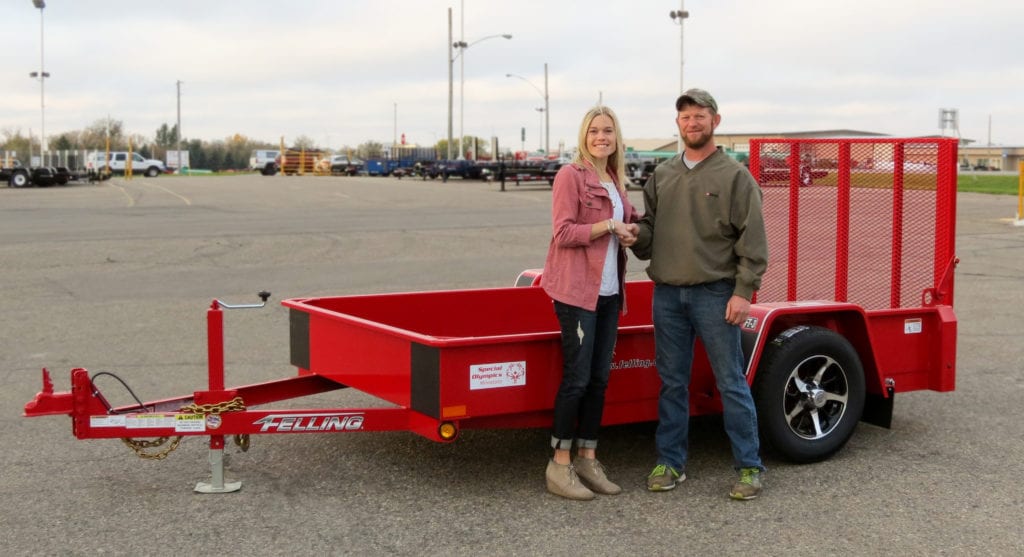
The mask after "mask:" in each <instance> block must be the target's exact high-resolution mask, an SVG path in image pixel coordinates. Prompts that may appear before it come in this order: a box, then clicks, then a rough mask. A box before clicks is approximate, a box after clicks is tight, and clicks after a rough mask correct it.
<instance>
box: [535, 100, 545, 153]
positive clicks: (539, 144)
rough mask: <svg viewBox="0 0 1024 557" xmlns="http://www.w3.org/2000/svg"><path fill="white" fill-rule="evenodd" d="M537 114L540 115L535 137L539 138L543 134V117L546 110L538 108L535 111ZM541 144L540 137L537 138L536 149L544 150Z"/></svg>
mask: <svg viewBox="0 0 1024 557" xmlns="http://www.w3.org/2000/svg"><path fill="white" fill-rule="evenodd" d="M537 112H539V113H540V123H539V124H538V127H537V135H538V136H540V135H542V134H543V132H544V116H545V115H546V114H547V110H545V109H544V107H540V108H538V109H537ZM542 143H543V142H542V141H541V139H540V137H538V138H537V149H543V148H544V145H542ZM544 153H545V154H547V151H545V152H544Z"/></svg>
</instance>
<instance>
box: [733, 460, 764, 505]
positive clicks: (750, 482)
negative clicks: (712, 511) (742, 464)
mask: <svg viewBox="0 0 1024 557" xmlns="http://www.w3.org/2000/svg"><path fill="white" fill-rule="evenodd" d="M760 494H761V469H760V468H740V479H739V481H737V482H736V485H734V486H732V491H730V492H729V497H732V498H733V499H736V500H737V501H749V500H751V499H756V498H757V496H758V495H760Z"/></svg>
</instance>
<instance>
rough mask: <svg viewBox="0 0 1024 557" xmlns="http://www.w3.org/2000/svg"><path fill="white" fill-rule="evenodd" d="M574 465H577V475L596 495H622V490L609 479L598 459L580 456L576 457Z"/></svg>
mask: <svg viewBox="0 0 1024 557" xmlns="http://www.w3.org/2000/svg"><path fill="white" fill-rule="evenodd" d="M573 464H574V465H575V468H576V473H577V474H579V477H580V479H581V480H583V483H584V485H586V486H587V487H589V488H590V489H591V490H592V491H593V492H594V493H600V494H602V495H618V494H619V493H622V488H621V487H619V486H618V485H616V484H614V483H612V482H611V480H609V479H608V476H606V475H605V473H604V466H603V465H602V464H601V463H600V462H598V461H597V459H596V458H584V457H582V456H579V457H576V461H575V462H574V463H573Z"/></svg>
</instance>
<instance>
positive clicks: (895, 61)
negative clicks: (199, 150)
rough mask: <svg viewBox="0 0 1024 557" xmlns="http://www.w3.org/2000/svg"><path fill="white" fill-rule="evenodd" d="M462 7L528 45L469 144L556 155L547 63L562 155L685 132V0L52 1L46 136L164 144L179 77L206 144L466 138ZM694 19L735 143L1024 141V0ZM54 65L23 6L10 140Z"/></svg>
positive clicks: (12, 41) (485, 47) (713, 10)
mask: <svg viewBox="0 0 1024 557" xmlns="http://www.w3.org/2000/svg"><path fill="white" fill-rule="evenodd" d="M460 6H462V7H464V10H460ZM449 7H450V8H452V12H453V34H454V37H455V39H456V40H458V39H459V38H460V26H464V29H465V33H464V40H465V41H466V42H468V43H472V42H473V41H476V40H478V39H482V38H485V37H489V36H492V35H498V34H503V33H508V34H511V35H513V38H512V39H511V40H505V39H502V38H490V39H486V40H482V41H480V42H479V43H476V44H473V45H472V46H471V47H469V48H468V49H466V50H465V58H464V63H465V66H464V91H465V94H464V99H463V100H464V107H465V113H464V120H463V122H464V124H463V126H462V127H463V129H464V131H465V134H467V135H476V136H480V137H491V136H497V137H498V138H499V140H500V141H501V144H502V146H503V147H512V148H514V149H519V148H520V146H521V141H520V129H521V128H524V127H525V128H526V148H527V149H536V148H537V147H539V146H540V145H541V144H542V139H541V137H539V135H538V134H539V132H540V127H541V122H542V121H541V117H542V114H541V113H540V112H537V110H536V109H537V108H539V107H542V106H543V95H542V93H541V92H540V91H539V90H542V89H543V88H544V64H545V63H547V64H548V72H549V75H548V80H549V81H548V91H549V97H550V118H551V122H550V125H551V147H552V149H555V148H557V146H558V144H559V143H560V142H564V143H565V145H566V146H567V147H569V146H574V145H575V144H576V140H575V135H576V132H577V128H578V126H579V120H580V118H581V117H582V115H583V113H584V112H585V111H586V110H587V109H588V108H589V107H591V106H592V105H594V104H595V103H597V102H598V100H599V98H600V99H602V100H603V101H604V103H605V104H606V105H608V106H610V107H612V108H613V109H614V110H615V111H616V112H617V113H618V115H619V118H620V120H621V123H622V127H623V132H624V135H625V136H626V137H627V138H669V139H671V138H672V136H673V134H674V133H675V131H676V130H675V126H674V122H673V118H674V107H673V103H674V99H675V97H676V96H677V94H678V89H679V74H680V60H679V56H680V28H679V25H677V24H676V23H674V22H673V20H672V19H671V18H670V17H669V12H670V11H672V10H678V9H679V8H680V2H679V1H678V0H632V1H611V0H565V1H558V0H516V1H512V2H509V1H502V2H492V1H485V0H464V1H462V2H460V0H446V1H437V0H301V1H294V0H293V1H281V0H237V1H229V0H218V1H212V0H175V1H174V2H158V1H155V0H152V1H150V0H46V8H45V10H44V12H45V13H44V14H43V17H44V25H43V28H44V41H45V45H44V46H45V62H44V64H45V70H46V71H47V72H49V73H50V74H51V77H50V78H48V79H47V80H46V82H45V87H46V89H45V105H46V122H45V127H46V134H47V135H48V136H50V137H52V136H54V135H56V134H59V133H60V132H62V131H69V130H75V129H82V128H85V127H87V126H89V125H91V124H93V123H94V122H96V121H97V120H99V119H101V118H104V117H106V116H108V115H109V116H110V117H111V118H113V119H116V120H121V121H123V122H124V125H125V128H126V130H127V131H128V132H130V133H137V134H141V135H143V136H145V137H148V138H152V137H153V136H154V133H155V131H156V129H157V128H158V127H159V126H160V125H161V124H163V123H168V124H170V125H173V124H174V123H175V121H176V87H175V83H176V82H177V81H178V80H180V81H181V82H182V86H181V122H182V131H183V135H184V136H185V137H186V138H199V139H205V140H216V139H224V138H227V137H229V136H231V135H234V134H236V133H238V134H242V135H245V136H247V137H249V138H251V139H255V140H265V141H269V142H274V143H276V142H277V141H278V139H279V138H280V137H281V136H284V138H285V142H286V143H289V142H290V140H292V139H294V138H295V137H297V136H300V135H305V136H308V137H310V138H312V139H313V140H314V141H315V142H317V143H318V144H319V146H321V147H327V148H334V149H336V148H339V147H342V146H350V147H355V146H357V145H359V144H360V143H363V142H365V141H367V140H374V141H379V142H381V143H385V144H389V143H391V141H392V140H393V139H394V137H395V123H396V121H397V134H398V135H399V136H400V135H401V134H405V136H406V138H407V141H408V142H410V143H419V144H427V145H432V144H433V143H434V142H435V141H436V140H438V139H443V138H445V137H447V125H448V124H447V122H448V106H447V101H448V49H447V44H448V8H449ZM685 8H686V10H687V11H688V12H689V13H690V17H689V18H688V19H686V22H685V27H684V29H683V32H684V34H685V37H684V41H685V42H684V48H685V55H686V58H685V63H684V65H683V71H684V78H685V83H686V86H687V87H702V88H705V89H708V90H709V91H711V92H712V93H713V94H714V95H715V97H716V98H717V100H718V104H719V109H720V112H721V114H722V118H723V120H722V125H721V127H720V128H719V130H720V131H723V132H734V133H744V132H751V133H769V132H786V131H803V130H825V129H853V130H861V131H871V132H880V133H886V134H891V135H898V136H899V135H908V136H911V135H923V134H936V133H939V131H940V130H939V117H938V114H939V109H940V108H954V109H957V110H958V111H959V127H960V135H961V136H962V137H964V138H969V139H973V140H975V141H976V142H977V143H976V144H986V143H988V142H989V139H990V138H991V142H992V143H993V144H1001V145H1024V33H1022V31H1021V28H1022V25H1024V2H1021V1H1020V0H978V1H976V2H964V1H962V0H958V1H952V0H828V1H825V0H773V1H766V0H686V1H685ZM460 11H464V13H461V14H460ZM463 18H464V23H462V19H463ZM39 66H40V11H39V10H38V9H36V8H35V7H33V4H32V1H31V0H4V1H3V30H2V31H0V87H2V95H0V130H11V131H17V130H20V131H21V132H22V133H23V134H26V135H27V134H28V132H29V129H31V130H32V133H33V134H38V133H39V129H40V116H41V115H40V84H39V81H38V80H33V79H32V78H30V77H29V75H28V73H29V72H31V71H38V70H39ZM459 70H460V60H456V62H455V64H454V91H455V92H454V116H453V135H454V136H456V137H457V136H458V134H459V128H460V119H459V104H460V102H459V83H460V79H459ZM506 74H516V75H519V76H522V77H524V78H525V79H526V80H528V81H529V82H531V83H532V84H533V85H531V84H530V83H527V81H524V80H521V79H517V78H509V77H506ZM535 87H536V88H535ZM396 106H397V118H396V116H395V114H396Z"/></svg>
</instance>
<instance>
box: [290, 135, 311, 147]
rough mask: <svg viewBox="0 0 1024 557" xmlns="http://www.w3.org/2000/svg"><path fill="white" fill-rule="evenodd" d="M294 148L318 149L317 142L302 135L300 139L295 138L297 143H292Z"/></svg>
mask: <svg viewBox="0 0 1024 557" xmlns="http://www.w3.org/2000/svg"><path fill="white" fill-rule="evenodd" d="M292 147H293V148H295V149H306V150H310V149H316V148H317V146H316V141H314V140H313V138H311V137H309V136H306V135H300V136H299V137H296V138H295V142H294V143H292Z"/></svg>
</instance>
